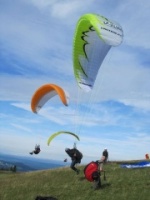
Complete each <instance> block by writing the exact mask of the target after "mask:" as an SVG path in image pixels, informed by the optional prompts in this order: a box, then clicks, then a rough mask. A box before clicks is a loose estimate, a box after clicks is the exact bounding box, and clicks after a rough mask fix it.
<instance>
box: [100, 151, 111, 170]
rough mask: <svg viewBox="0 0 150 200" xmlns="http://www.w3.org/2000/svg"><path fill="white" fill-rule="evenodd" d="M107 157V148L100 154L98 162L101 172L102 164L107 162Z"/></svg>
mask: <svg viewBox="0 0 150 200" xmlns="http://www.w3.org/2000/svg"><path fill="white" fill-rule="evenodd" d="M108 157H109V153H108V150H107V148H105V149H104V150H103V152H102V157H101V159H100V161H99V162H100V171H103V164H104V163H106V162H107V160H108Z"/></svg>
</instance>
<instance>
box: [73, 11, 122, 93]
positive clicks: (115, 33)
mask: <svg viewBox="0 0 150 200" xmlns="http://www.w3.org/2000/svg"><path fill="white" fill-rule="evenodd" d="M122 40H123V30H122V28H121V26H120V25H119V24H118V23H116V22H114V21H112V20H109V19H107V18H105V17H103V16H100V15H96V14H85V15H83V16H81V18H80V19H79V21H78V22H77V25H76V30H75V34H74V44H73V65H74V75H75V78H76V81H77V83H78V85H79V87H80V88H81V89H83V90H84V91H86V92H88V91H90V90H91V89H92V88H93V85H94V82H95V79H96V76H97V73H98V70H99V68H100V66H101V64H102V62H103V60H104V58H105V56H106V55H107V53H108V51H109V49H110V48H111V46H118V45H119V44H121V43H122Z"/></svg>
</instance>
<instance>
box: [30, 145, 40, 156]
mask: <svg viewBox="0 0 150 200" xmlns="http://www.w3.org/2000/svg"><path fill="white" fill-rule="evenodd" d="M40 151H41V149H40V145H37V144H36V146H35V149H34V150H33V151H31V152H30V154H31V155H33V154H39V153H40Z"/></svg>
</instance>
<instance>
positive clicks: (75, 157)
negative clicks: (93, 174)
mask: <svg viewBox="0 0 150 200" xmlns="http://www.w3.org/2000/svg"><path fill="white" fill-rule="evenodd" d="M65 152H66V153H67V154H68V155H69V156H70V158H71V160H72V162H71V165H70V168H71V169H72V170H74V171H75V172H76V173H77V174H79V172H80V171H79V169H77V168H76V167H75V165H76V164H77V163H81V159H82V158H83V155H82V153H81V152H80V151H79V150H78V149H76V148H73V149H69V148H66V149H65Z"/></svg>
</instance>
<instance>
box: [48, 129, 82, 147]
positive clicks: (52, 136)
mask: <svg viewBox="0 0 150 200" xmlns="http://www.w3.org/2000/svg"><path fill="white" fill-rule="evenodd" d="M60 134H69V135H72V136H74V137H75V138H76V139H77V140H80V139H79V137H78V135H76V134H75V133H72V132H70V131H58V132H56V133H53V134H52V135H51V136H50V137H49V138H48V141H47V145H50V143H51V141H52V140H53V139H54V138H55V137H56V136H58V135H60Z"/></svg>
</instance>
